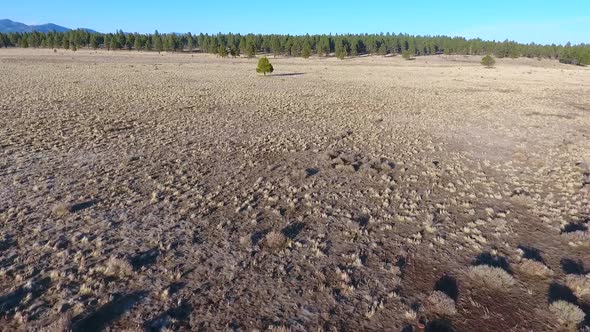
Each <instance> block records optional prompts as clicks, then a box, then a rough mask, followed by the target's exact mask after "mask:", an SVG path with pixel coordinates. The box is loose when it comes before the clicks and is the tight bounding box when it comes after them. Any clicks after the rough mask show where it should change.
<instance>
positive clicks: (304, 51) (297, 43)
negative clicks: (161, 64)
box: [0, 29, 590, 65]
mask: <svg viewBox="0 0 590 332" xmlns="http://www.w3.org/2000/svg"><path fill="white" fill-rule="evenodd" d="M0 47H24V48H26V47H33V48H54V49H55V48H63V49H71V50H77V49H79V48H91V49H99V48H102V49H107V50H123V49H125V50H137V51H157V52H163V51H166V52H181V51H182V52H193V51H199V52H205V53H214V54H218V55H220V56H222V57H226V56H229V55H231V56H240V55H244V56H248V57H254V56H255V55H256V54H260V53H263V54H272V55H274V56H283V55H285V56H295V57H303V58H308V57H310V56H311V55H314V54H315V55H318V56H321V57H327V56H332V55H334V56H336V57H338V58H340V59H344V58H345V57H354V56H358V55H363V54H371V55H372V54H378V55H388V54H394V55H395V54H404V55H409V56H421V55H432V54H460V55H486V54H493V55H494V56H496V57H498V58H507V57H510V58H517V57H521V56H523V57H529V58H550V59H559V60H560V61H561V62H564V63H570V64H578V65H588V64H590V45H588V44H579V45H571V44H570V43H567V44H566V45H556V44H552V45H541V44H535V43H530V44H521V43H517V42H514V41H509V40H505V41H485V40H481V39H466V38H463V37H448V36H413V35H408V34H391V33H386V34H383V33H382V34H343V35H304V36H291V35H276V34H273V35H261V34H246V35H241V34H232V33H228V34H222V33H219V34H213V35H209V34H202V33H201V34H199V35H193V34H191V33H186V34H174V33H167V34H161V33H159V32H158V31H156V32H154V33H153V34H139V33H124V32H123V31H116V32H115V33H106V34H103V33H90V32H88V31H86V30H81V29H80V30H70V31H67V32H49V33H40V32H25V33H8V34H3V33H0Z"/></svg>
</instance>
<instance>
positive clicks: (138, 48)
mask: <svg viewBox="0 0 590 332" xmlns="http://www.w3.org/2000/svg"><path fill="white" fill-rule="evenodd" d="M133 47H134V48H135V50H136V51H138V52H139V51H141V49H143V44H142V43H141V38H139V35H137V36H135V41H134V43H133Z"/></svg>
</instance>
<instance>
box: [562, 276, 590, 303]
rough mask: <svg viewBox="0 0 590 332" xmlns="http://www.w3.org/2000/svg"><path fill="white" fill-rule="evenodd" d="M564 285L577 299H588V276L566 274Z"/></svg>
mask: <svg viewBox="0 0 590 332" xmlns="http://www.w3.org/2000/svg"><path fill="white" fill-rule="evenodd" d="M565 285H566V286H567V287H569V288H570V289H571V290H572V291H573V292H574V294H576V296H577V297H579V298H588V297H590V274H587V275H583V274H568V275H567V276H565Z"/></svg>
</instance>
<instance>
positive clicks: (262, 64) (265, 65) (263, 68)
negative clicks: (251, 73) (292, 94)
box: [256, 57, 274, 76]
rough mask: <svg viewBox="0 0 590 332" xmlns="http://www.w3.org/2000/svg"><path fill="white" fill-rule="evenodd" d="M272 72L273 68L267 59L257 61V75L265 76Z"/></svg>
mask: <svg viewBox="0 0 590 332" xmlns="http://www.w3.org/2000/svg"><path fill="white" fill-rule="evenodd" d="M273 71H274V68H273V66H272V64H271V63H270V61H268V58H267V57H262V58H260V60H258V67H256V72H257V73H259V74H260V73H262V74H264V75H265V76H266V73H272V72H273Z"/></svg>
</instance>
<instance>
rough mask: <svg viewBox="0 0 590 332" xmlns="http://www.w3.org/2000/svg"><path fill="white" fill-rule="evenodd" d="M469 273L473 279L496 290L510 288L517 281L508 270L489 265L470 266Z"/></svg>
mask: <svg viewBox="0 0 590 332" xmlns="http://www.w3.org/2000/svg"><path fill="white" fill-rule="evenodd" d="M468 275H469V277H470V278H471V279H472V280H473V281H475V282H477V283H479V284H481V285H482V286H484V287H486V288H490V289H495V290H504V289H508V288H509V287H510V286H512V285H514V284H515V282H516V281H515V280H514V278H513V277H512V276H511V275H510V274H508V272H506V271H504V270H503V269H501V268H499V267H493V266H489V265H477V266H472V267H470V268H469V272H468Z"/></svg>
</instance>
